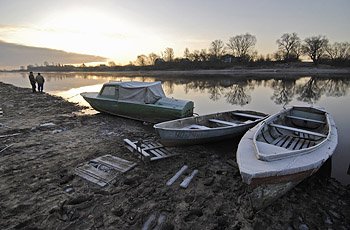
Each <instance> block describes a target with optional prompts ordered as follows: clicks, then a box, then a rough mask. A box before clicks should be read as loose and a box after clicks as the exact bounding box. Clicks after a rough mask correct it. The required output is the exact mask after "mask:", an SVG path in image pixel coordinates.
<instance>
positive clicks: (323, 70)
mask: <svg viewBox="0 0 350 230" xmlns="http://www.w3.org/2000/svg"><path fill="white" fill-rule="evenodd" d="M29 71H31V70H25V71H24V70H21V71H2V72H29ZM33 71H35V72H77V73H92V72H93V73H101V74H111V73H113V74H117V75H119V74H121V75H124V76H125V75H127V76H133V75H143V76H150V75H163V76H199V75H202V76H206V75H207V76H208V75H221V76H260V77H266V76H274V77H275V76H289V77H292V76H300V75H310V76H334V75H337V76H338V75H348V74H350V67H330V66H319V67H316V66H315V67H312V66H308V67H300V66H283V67H281V66H276V67H273V66H272V67H232V68H229V69H191V70H176V69H169V70H125V71H121V70H116V71H113V70H104V71H97V70H96V69H91V70H84V71H45V70H33Z"/></svg>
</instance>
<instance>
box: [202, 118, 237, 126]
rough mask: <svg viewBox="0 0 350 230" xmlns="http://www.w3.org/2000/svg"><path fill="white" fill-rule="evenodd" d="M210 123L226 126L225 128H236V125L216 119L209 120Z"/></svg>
mask: <svg viewBox="0 0 350 230" xmlns="http://www.w3.org/2000/svg"><path fill="white" fill-rule="evenodd" d="M209 121H210V122H213V123H217V124H221V125H227V126H237V124H236V123H233V122H229V121H223V120H218V119H209Z"/></svg>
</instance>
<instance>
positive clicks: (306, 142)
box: [301, 140, 310, 149]
mask: <svg viewBox="0 0 350 230" xmlns="http://www.w3.org/2000/svg"><path fill="white" fill-rule="evenodd" d="M309 143H310V141H309V140H305V142H304V144H303V146H302V147H301V148H302V149H306V148H308V147H309Z"/></svg>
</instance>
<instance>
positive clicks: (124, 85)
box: [80, 81, 194, 123]
mask: <svg viewBox="0 0 350 230" xmlns="http://www.w3.org/2000/svg"><path fill="white" fill-rule="evenodd" d="M80 95H81V96H82V97H83V98H84V99H85V100H86V101H87V102H88V103H89V104H90V105H91V107H92V108H94V109H96V110H97V111H99V112H103V113H109V114H112V115H116V116H121V117H126V118H130V119H135V120H140V121H146V122H150V123H158V122H162V121H168V120H174V119H178V118H183V117H189V116H192V115H193V108H194V103H193V102H192V101H187V100H179V99H174V98H169V97H166V96H165V93H164V91H163V88H162V85H161V82H160V81H157V82H108V83H105V84H104V85H103V87H102V89H101V91H100V92H99V93H98V92H86V93H81V94H80Z"/></svg>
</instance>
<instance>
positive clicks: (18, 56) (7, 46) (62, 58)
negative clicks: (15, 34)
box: [0, 40, 107, 69]
mask: <svg viewBox="0 0 350 230" xmlns="http://www.w3.org/2000/svg"><path fill="white" fill-rule="evenodd" d="M45 61H47V62H49V63H60V64H80V63H88V62H105V61H107V58H105V57H100V56H93V55H87V54H78V53H68V52H65V51H62V50H56V49H48V48H40V47H32V46H24V45H20V44H15V43H7V42H4V41H1V40H0V69H15V68H16V69H18V68H19V67H20V66H27V65H33V64H43V63H44V62H45Z"/></svg>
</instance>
